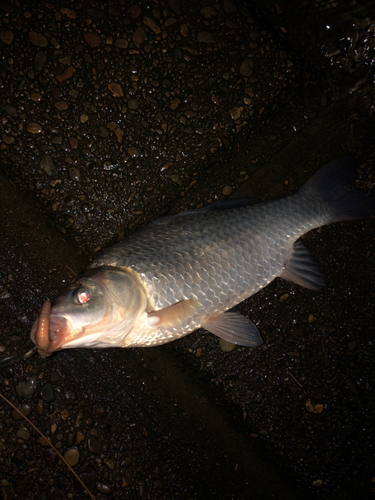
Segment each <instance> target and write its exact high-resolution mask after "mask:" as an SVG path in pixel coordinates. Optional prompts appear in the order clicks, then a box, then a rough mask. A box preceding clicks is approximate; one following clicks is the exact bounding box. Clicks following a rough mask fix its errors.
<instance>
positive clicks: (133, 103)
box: [128, 98, 139, 110]
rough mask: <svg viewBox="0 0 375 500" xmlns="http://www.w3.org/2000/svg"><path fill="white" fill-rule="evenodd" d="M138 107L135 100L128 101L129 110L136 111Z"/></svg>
mask: <svg viewBox="0 0 375 500" xmlns="http://www.w3.org/2000/svg"><path fill="white" fill-rule="evenodd" d="M138 106H139V103H138V101H137V99H134V98H131V99H129V100H128V108H129V109H133V110H136V109H138Z"/></svg>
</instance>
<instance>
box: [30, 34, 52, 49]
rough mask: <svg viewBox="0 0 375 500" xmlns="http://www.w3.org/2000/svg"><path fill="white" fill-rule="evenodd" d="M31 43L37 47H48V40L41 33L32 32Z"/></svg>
mask: <svg viewBox="0 0 375 500" xmlns="http://www.w3.org/2000/svg"><path fill="white" fill-rule="evenodd" d="M29 39H30V42H31V43H32V44H33V45H36V46H37V47H47V45H48V40H47V38H46V37H45V36H43V35H42V34H41V33H36V32H35V31H30V33H29Z"/></svg>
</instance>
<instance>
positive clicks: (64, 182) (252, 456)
mask: <svg viewBox="0 0 375 500" xmlns="http://www.w3.org/2000/svg"><path fill="white" fill-rule="evenodd" d="M373 19H374V16H373V14H372V13H371V2H361V5H357V4H355V3H352V4H351V7H350V8H345V10H343V9H340V7H339V6H338V5H336V4H335V3H334V2H332V3H329V4H325V5H323V4H319V5H318V4H316V5H315V4H314V5H312V6H310V7H309V8H307V7H301V6H300V4H299V3H298V5H296V2H292V3H290V2H288V3H284V2H278V4H274V3H271V2H264V3H263V2H254V3H253V4H252V6H250V5H249V4H246V3H242V2H233V1H229V0H225V1H224V2H220V3H213V2H212V3H211V2H206V3H202V2H189V3H187V2H183V1H181V2H180V1H179V0H169V1H166V2H162V1H155V2H142V3H141V4H140V5H138V4H135V3H134V4H132V3H131V2H125V1H119V2H111V3H103V2H81V3H75V4H69V5H67V4H66V3H63V2H54V3H45V4H40V5H36V4H35V5H34V4H32V3H31V2H24V3H22V4H21V5H19V3H16V2H14V3H13V2H1V1H0V47H1V51H0V60H1V66H0V99H1V120H2V121H1V131H0V140H1V143H0V149H1V177H0V202H1V216H0V232H1V237H0V247H1V251H0V259H1V262H0V280H1V281H0V376H1V379H0V380H1V387H2V389H1V392H2V394H4V396H6V397H7V398H8V399H9V400H10V401H12V402H13V404H15V405H16V406H17V407H18V408H20V409H21V411H22V412H23V413H24V414H25V415H26V416H27V417H28V418H30V419H31V420H32V422H33V423H34V424H35V425H36V426H37V427H38V428H39V429H40V430H41V431H42V432H44V433H45V434H46V436H47V437H48V438H49V439H51V441H52V442H53V444H54V445H55V446H56V448H57V449H58V450H59V452H60V453H62V455H63V456H65V457H66V458H67V459H68V461H70V463H71V465H72V466H73V467H74V470H75V471H76V472H77V474H78V475H79V476H80V478H81V479H82V480H83V481H84V483H85V484H86V485H87V487H88V488H89V490H90V491H91V493H92V494H93V496H94V497H95V498H103V497H108V498H131V499H143V498H148V499H158V498H160V499H176V498H183V499H190V498H199V499H202V498H219V499H229V498H233V499H236V500H237V499H238V500H239V499H248V498H252V499H258V498H259V499H263V498H264V499H266V498H277V499H278V498H280V499H281V498H285V499H286V498H290V499H292V498H296V499H298V498H302V497H305V498H316V497H317V498H323V499H326V498H372V497H373V495H374V492H375V490H374V487H375V469H374V446H375V435H374V424H373V415H374V412H375V395H374V385H375V380H374V379H375V376H374V303H375V291H374V286H373V283H374V269H375V261H374V229H375V226H374V218H372V219H371V220H369V221H364V222H360V223H339V224H335V225H331V226H328V227H325V228H321V229H319V230H316V231H313V232H311V233H309V234H308V235H307V236H306V237H305V238H304V239H305V241H306V243H307V244H308V246H309V247H310V248H311V250H312V251H313V253H314V254H315V255H316V256H317V257H318V258H319V260H320V261H321V263H322V265H323V267H324V269H325V270H326V272H327V275H328V278H329V285H328V287H326V288H325V289H322V290H320V291H318V292H312V291H309V290H305V289H302V288H300V287H298V286H297V285H292V284H289V283H286V282H285V281H282V280H275V282H274V283H272V284H271V285H269V286H268V287H267V288H266V289H264V290H262V291H261V292H260V293H259V294H257V295H256V296H254V297H252V298H251V299H249V300H247V301H245V303H244V304H242V306H241V307H242V309H243V311H244V313H245V314H247V315H248V316H249V317H250V318H251V319H252V320H253V321H254V322H255V323H256V324H257V326H258V328H259V329H260V331H261V333H262V336H263V338H264V340H265V342H264V345H262V346H261V347H258V348H255V349H251V348H239V347H237V348H235V349H234V350H233V351H232V352H230V353H224V352H222V351H221V349H220V345H219V342H218V339H217V338H216V337H214V336H212V335H210V334H207V333H206V332H204V331H198V332H196V333H194V334H191V335H189V336H188V337H186V338H184V339H182V340H180V341H177V342H174V343H171V344H168V345H165V346H161V347H158V348H152V349H128V350H101V351H100V350H96V351H89V350H72V351H68V352H61V353H58V354H56V355H54V356H52V357H51V358H48V359H46V360H42V359H39V358H38V357H32V358H29V359H24V358H23V355H24V353H25V352H26V351H27V350H28V349H29V348H30V347H31V342H30V341H29V340H28V338H29V331H30V328H31V325H32V323H33V321H34V319H35V318H36V316H37V314H38V311H39V310H40V307H41V305H42V303H43V302H44V300H45V299H47V298H50V299H52V298H53V297H54V296H56V295H57V293H58V292H59V291H60V290H61V288H63V285H64V282H66V281H69V280H70V279H71V278H72V277H73V276H74V275H75V274H76V273H78V272H79V271H80V270H81V269H82V268H83V267H84V266H85V265H86V264H87V263H88V262H89V260H91V259H92V258H93V257H94V256H96V255H97V253H98V252H100V251H101V250H102V249H103V248H106V247H107V246H109V245H110V244H112V243H113V242H115V241H118V240H119V239H121V238H123V237H124V236H125V235H128V234H131V233H132V232H134V231H136V230H137V229H139V228H140V227H142V225H144V224H145V223H146V222H148V221H151V220H153V219H154V218H156V217H158V216H161V215H164V214H165V213H173V212H179V211H182V210H185V209H188V208H195V207H199V206H202V205H203V204H207V203H210V202H211V201H214V200H216V199H221V198H225V197H241V196H256V197H258V198H260V199H262V200H266V199H272V198H273V197H279V196H282V195H287V194H289V193H291V192H293V191H295V190H296V189H297V188H298V187H299V186H300V185H301V184H302V183H303V182H304V181H306V180H307V179H308V178H309V177H310V176H311V175H312V174H313V173H314V172H315V171H316V170H317V168H318V167H319V166H321V165H323V164H324V163H326V162H327V161H328V160H330V159H333V158H335V157H339V156H342V155H343V154H345V153H348V152H351V153H356V154H357V156H358V157H359V160H360V168H359V170H358V171H357V181H358V184H359V185H360V187H361V188H363V189H367V190H368V191H371V190H373V188H374V157H375V155H374V136H375V133H374V132H375V130H374V116H375V113H374V109H375V108H374V105H375V103H374V84H373V80H374V68H373V61H374V58H375V33H374V20H373ZM0 467H1V469H0V471H1V474H0V480H1V493H2V498H4V499H7V500H9V499H13V498H37V497H42V498H50V499H55V498H56V499H58V498H71V499H74V498H86V497H87V494H86V493H85V492H84V490H83V488H82V487H81V486H80V485H79V483H78V482H77V481H76V480H75V479H74V477H73V476H72V474H71V473H70V472H69V470H68V469H67V468H66V466H65V465H64V464H63V463H62V462H61V461H60V459H59V458H58V456H57V455H56V453H55V452H54V451H53V450H51V449H50V447H49V446H48V445H47V443H46V442H45V441H44V440H43V439H42V438H41V437H40V436H39V435H38V434H37V433H36V432H35V431H34V430H33V429H32V428H31V427H30V426H29V424H27V423H26V422H25V421H24V420H21V419H20V416H19V415H18V414H17V412H15V411H14V410H13V409H12V408H11V407H9V406H8V405H7V404H6V403H5V402H3V401H2V400H0Z"/></svg>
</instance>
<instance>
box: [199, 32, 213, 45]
mask: <svg viewBox="0 0 375 500" xmlns="http://www.w3.org/2000/svg"><path fill="white" fill-rule="evenodd" d="M197 40H198V42H199V43H215V39H214V37H213V36H212V35H211V33H208V32H207V31H201V32H200V33H198V36H197Z"/></svg>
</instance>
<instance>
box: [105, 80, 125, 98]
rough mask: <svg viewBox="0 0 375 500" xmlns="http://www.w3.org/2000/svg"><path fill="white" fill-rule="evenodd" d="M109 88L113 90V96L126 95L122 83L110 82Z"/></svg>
mask: <svg viewBox="0 0 375 500" xmlns="http://www.w3.org/2000/svg"><path fill="white" fill-rule="evenodd" d="M108 89H109V90H110V91H111V92H112V94H113V97H122V96H123V95H124V94H123V92H122V88H121V85H118V84H117V83H109V84H108Z"/></svg>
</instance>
